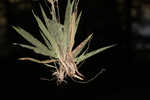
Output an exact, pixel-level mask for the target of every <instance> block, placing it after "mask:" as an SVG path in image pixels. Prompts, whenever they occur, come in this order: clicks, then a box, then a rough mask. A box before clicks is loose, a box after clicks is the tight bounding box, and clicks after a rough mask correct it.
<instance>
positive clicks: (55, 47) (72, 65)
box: [13, 0, 114, 83]
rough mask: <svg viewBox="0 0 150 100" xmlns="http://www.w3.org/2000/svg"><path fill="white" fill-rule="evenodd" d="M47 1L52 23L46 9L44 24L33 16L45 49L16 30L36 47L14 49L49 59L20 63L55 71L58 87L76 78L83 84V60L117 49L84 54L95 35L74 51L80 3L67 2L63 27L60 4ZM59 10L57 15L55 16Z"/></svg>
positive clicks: (16, 28) (26, 46)
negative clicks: (34, 63)
mask: <svg viewBox="0 0 150 100" xmlns="http://www.w3.org/2000/svg"><path fill="white" fill-rule="evenodd" d="M48 1H49V3H50V4H51V9H50V15H51V19H50V18H48V17H47V15H46V13H45V11H44V9H43V8H42V6H40V8H41V12H42V15H43V19H44V22H45V24H44V22H42V20H41V19H40V18H39V17H38V16H37V15H35V13H34V11H33V15H34V17H35V19H36V21H37V23H38V26H39V28H40V34H41V37H42V38H43V39H44V42H45V45H44V44H43V43H41V42H40V41H39V40H38V39H36V38H34V37H33V36H32V35H31V34H30V33H28V32H27V31H25V30H24V29H22V28H20V27H14V26H13V28H14V29H15V30H16V31H17V32H18V33H19V34H20V35H21V36H22V37H23V38H24V39H26V40H27V41H28V42H30V43H31V44H32V45H33V46H31V45H26V44H17V43H15V45H19V46H21V47H24V48H27V49H31V50H33V51H34V52H35V53H38V54H41V55H43V56H47V57H49V59H48V60H44V61H40V60H37V59H34V58H30V57H25V58H20V60H30V61H33V62H36V63H41V64H44V65H45V66H47V67H50V68H54V69H55V72H54V73H53V74H52V75H53V76H55V77H56V78H57V82H58V83H61V82H63V81H64V79H65V78H66V77H67V76H69V77H70V78H72V79H73V78H77V79H79V80H84V77H83V75H82V74H81V73H80V72H79V71H78V68H77V65H78V64H79V63H80V62H82V61H83V60H85V59H87V58H89V57H91V56H93V55H95V54H98V53H100V52H102V51H104V50H106V49H108V48H111V47H113V46H114V45H111V46H107V47H103V48H100V49H97V50H94V51H91V52H89V53H85V52H84V53H82V51H83V48H84V47H85V46H86V44H87V43H88V41H89V40H90V39H91V38H92V35H93V34H91V35H90V36H88V37H87V38H86V39H85V40H84V41H83V42H81V43H80V44H79V45H78V46H77V47H75V49H74V50H73V47H74V43H75V35H76V32H77V28H78V24H79V21H80V17H81V14H82V12H80V13H79V15H77V6H78V2H75V0H74V1H73V2H71V1H70V0H68V3H67V7H66V12H65V19H64V24H61V23H60V20H59V19H60V18H59V17H60V16H58V15H59V12H58V10H59V8H58V6H57V7H56V6H55V5H58V1H57V0H55V1H54V0H48ZM56 9H57V13H58V14H56V11H55V10H56ZM52 63H55V65H59V66H53V64H52Z"/></svg>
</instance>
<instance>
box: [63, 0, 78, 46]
mask: <svg viewBox="0 0 150 100" xmlns="http://www.w3.org/2000/svg"><path fill="white" fill-rule="evenodd" d="M74 2H75V0H74V1H73V2H72V3H71V2H70V0H68V3H67V7H66V12H65V20H64V31H65V34H64V37H65V38H66V42H67V43H66V44H67V45H68V44H69V43H70V40H69V38H70V36H69V32H70V23H71V15H72V11H73V5H74Z"/></svg>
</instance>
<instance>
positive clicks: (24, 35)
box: [13, 26, 48, 51]
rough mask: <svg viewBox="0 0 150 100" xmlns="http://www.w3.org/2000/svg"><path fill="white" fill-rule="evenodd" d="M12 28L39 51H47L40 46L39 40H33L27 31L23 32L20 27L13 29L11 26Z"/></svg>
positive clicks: (44, 47) (42, 45)
mask: <svg viewBox="0 0 150 100" xmlns="http://www.w3.org/2000/svg"><path fill="white" fill-rule="evenodd" d="M13 28H14V29H15V30H16V31H17V32H18V33H19V34H20V35H21V36H22V37H23V38H24V39H26V40H27V41H28V42H30V43H31V44H33V45H34V46H36V47H38V48H40V49H44V50H45V51H46V50H48V49H47V47H46V46H45V45H44V44H42V43H41V42H40V41H39V40H37V39H36V38H34V37H33V36H32V35H31V34H30V33H28V32H27V31H25V30H24V29H22V28H20V27H15V26H13Z"/></svg>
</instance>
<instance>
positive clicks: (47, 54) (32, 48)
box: [13, 43, 54, 57]
mask: <svg viewBox="0 0 150 100" xmlns="http://www.w3.org/2000/svg"><path fill="white" fill-rule="evenodd" d="M13 44H14V45H19V46H21V47H23V48H27V49H30V50H33V51H34V52H35V53H37V54H41V55H43V56H52V57H54V54H53V52H51V51H48V50H46V51H45V50H44V49H39V48H37V47H33V46H30V45H26V44H18V43H13Z"/></svg>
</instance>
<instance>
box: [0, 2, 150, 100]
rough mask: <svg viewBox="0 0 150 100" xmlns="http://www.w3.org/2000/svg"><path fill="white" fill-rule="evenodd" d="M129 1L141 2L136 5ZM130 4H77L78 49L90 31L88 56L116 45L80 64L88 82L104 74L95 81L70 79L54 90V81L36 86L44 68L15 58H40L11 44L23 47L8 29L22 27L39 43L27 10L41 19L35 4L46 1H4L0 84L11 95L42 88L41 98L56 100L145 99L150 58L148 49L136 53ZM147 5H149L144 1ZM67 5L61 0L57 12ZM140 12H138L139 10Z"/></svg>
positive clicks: (41, 81) (46, 72)
mask: <svg viewBox="0 0 150 100" xmlns="http://www.w3.org/2000/svg"><path fill="white" fill-rule="evenodd" d="M133 1H134V2H139V1H138V0H137V1H136V0H133ZM133 1H127V0H80V3H79V11H80V10H82V11H83V15H82V17H81V22H80V25H79V29H78V33H77V37H76V40H77V42H76V44H79V43H80V42H81V41H82V40H84V39H85V38H86V37H87V36H88V35H89V34H90V33H92V32H93V33H94V37H93V39H92V41H91V43H90V49H89V51H90V50H94V49H97V48H100V47H103V46H107V45H111V44H118V45H117V46H116V47H114V48H111V49H109V50H107V51H105V52H103V53H101V54H98V55H95V56H93V57H91V58H89V59H87V60H86V61H85V62H84V64H83V65H82V67H81V69H80V71H81V72H82V73H83V74H84V75H85V76H87V78H88V79H90V78H92V76H95V75H96V73H98V72H99V71H100V70H101V69H102V68H105V69H106V71H105V72H104V73H103V74H101V75H100V76H99V77H98V78H96V79H95V80H94V81H92V82H90V83H88V84H79V83H74V82H72V81H70V80H69V81H68V84H62V85H61V86H57V85H56V83H55V81H52V82H49V81H46V80H45V81H44V80H40V82H39V76H38V75H39V68H40V77H46V78H48V76H49V75H50V74H49V73H48V72H49V71H48V69H46V68H45V67H44V66H41V65H40V64H36V63H32V62H29V61H24V62H22V61H18V60H17V59H18V58H20V57H24V56H29V57H34V58H38V57H39V58H41V59H44V58H43V57H41V56H40V55H36V54H34V53H33V52H32V51H30V50H26V49H23V48H20V47H16V46H13V45H12V43H16V42H17V43H27V42H26V41H25V40H24V39H23V38H22V37H20V36H19V35H18V34H17V33H16V32H15V31H14V30H13V29H12V28H11V25H17V26H21V27H23V28H24V29H26V30H28V31H29V32H30V33H32V34H33V35H34V36H35V37H37V38H40V36H39V33H38V27H37V25H36V22H35V20H34V18H33V16H32V12H31V9H34V10H35V11H36V13H37V14H40V13H39V6H38V4H39V3H41V4H42V5H43V6H44V7H45V10H46V6H45V3H44V0H35V1H30V0H20V1H19V0H16V1H15V0H6V1H4V2H1V4H2V5H3V6H2V9H1V11H4V13H2V12H1V14H0V15H1V16H2V18H4V20H5V21H4V22H5V24H1V30H2V29H5V30H3V31H2V32H1V34H0V35H1V36H0V40H5V41H3V42H1V41H0V45H1V46H0V48H1V49H0V50H1V52H0V61H1V63H0V66H1V67H0V68H1V71H2V72H4V74H2V79H4V80H5V82H6V84H7V86H8V87H9V88H8V89H11V88H12V90H13V89H17V90H18V91H24V90H26V89H27V90H28V91H30V90H37V89H38V91H39V88H40V95H41V96H43V97H55V98H62V97H64V98H67V97H68V96H70V97H73V98H76V99H78V98H82V99H84V98H86V97H88V98H89V99H92V100H99V99H102V100H103V99H104V100H105V99H109V98H110V99H119V100H124V99H125V100H126V99H129V98H133V99H134V98H137V97H138V98H141V99H144V98H147V97H148V94H149V93H150V92H149V75H150V74H149V65H150V63H149V56H148V55H149V52H150V50H149V49H147V48H145V49H144V50H143V49H142V50H141V49H137V48H136V43H137V42H138V41H139V40H140V41H141V38H140V39H139V38H136V36H137V35H134V34H135V33H133V32H132V23H133V21H135V20H137V19H138V18H137V19H136V18H135V17H133V16H132V4H133ZM146 3H148V2H147V1H146ZM65 5H66V0H60V7H61V10H60V11H61V12H64V10H65ZM138 9H140V8H138ZM138 9H137V10H138ZM138 11H139V12H140V10H138ZM62 15H63V13H62ZM137 16H138V15H137ZM2 18H1V19H2ZM2 33H3V34H2ZM4 33H5V34H4ZM142 39H145V38H142ZM133 40H134V41H133ZM142 43H143V42H142ZM144 43H145V42H144ZM144 43H143V45H144ZM146 44H149V42H146ZM147 56H148V57H147ZM36 85H37V86H36ZM30 87H31V88H30ZM34 88H35V89H34ZM44 91H45V92H46V94H45V92H44ZM42 93H44V95H42ZM68 98H69V97H68Z"/></svg>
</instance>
